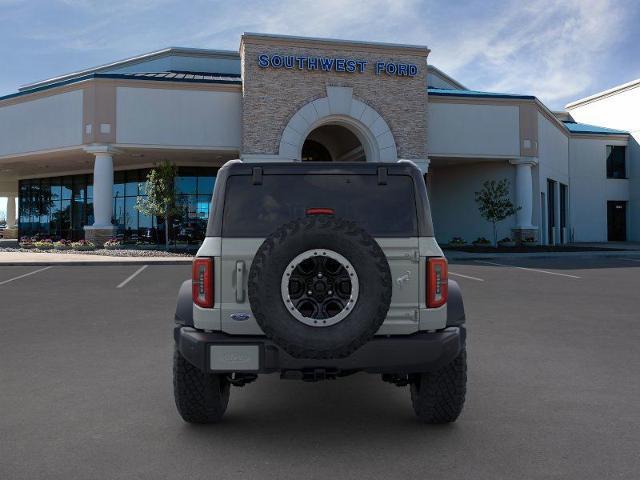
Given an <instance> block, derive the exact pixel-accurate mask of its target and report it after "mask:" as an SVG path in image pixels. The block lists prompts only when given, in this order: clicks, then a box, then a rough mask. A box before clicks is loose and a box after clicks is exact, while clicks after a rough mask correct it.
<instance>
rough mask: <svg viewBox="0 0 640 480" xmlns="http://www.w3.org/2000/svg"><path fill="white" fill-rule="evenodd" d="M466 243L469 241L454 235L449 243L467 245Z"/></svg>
mask: <svg viewBox="0 0 640 480" xmlns="http://www.w3.org/2000/svg"><path fill="white" fill-rule="evenodd" d="M466 243H467V242H466V241H465V240H464V238H462V237H453V238H452V239H451V240H449V245H453V246H460V245H465V244H466Z"/></svg>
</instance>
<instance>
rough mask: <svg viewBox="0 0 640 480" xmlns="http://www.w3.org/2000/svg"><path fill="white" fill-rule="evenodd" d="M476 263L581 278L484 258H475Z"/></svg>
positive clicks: (575, 276)
mask: <svg viewBox="0 0 640 480" xmlns="http://www.w3.org/2000/svg"><path fill="white" fill-rule="evenodd" d="M476 263H486V264H487V265H495V266H498V267H511V268H517V269H519V270H527V271H529V272H538V273H546V274H548V275H558V276H560V277H569V278H582V277H579V276H577V275H569V274H568V273H558V272H550V271H549V270H539V269H537V268H527V267H518V266H517V265H507V264H506V263H494V262H487V261H485V260H476Z"/></svg>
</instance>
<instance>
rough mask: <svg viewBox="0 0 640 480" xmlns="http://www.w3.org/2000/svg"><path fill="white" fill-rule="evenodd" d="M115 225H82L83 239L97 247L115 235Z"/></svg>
mask: <svg viewBox="0 0 640 480" xmlns="http://www.w3.org/2000/svg"><path fill="white" fill-rule="evenodd" d="M115 233H116V229H115V227H111V228H109V227H106V228H96V227H92V226H86V227H84V239H85V240H86V241H88V242H92V243H94V244H95V245H96V246H97V247H102V246H103V245H104V243H105V242H106V241H107V240H109V239H110V238H113V237H114V236H115Z"/></svg>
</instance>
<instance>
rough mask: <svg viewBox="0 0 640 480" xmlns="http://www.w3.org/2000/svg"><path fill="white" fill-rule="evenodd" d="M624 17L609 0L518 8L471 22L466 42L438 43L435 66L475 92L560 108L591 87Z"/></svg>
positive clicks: (513, 5)
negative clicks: (521, 96) (531, 97)
mask: <svg viewBox="0 0 640 480" xmlns="http://www.w3.org/2000/svg"><path fill="white" fill-rule="evenodd" d="M626 11H627V10H626V9H625V8H623V7H622V6H621V5H620V2H617V3H614V2H613V1H607V0H565V1H563V2H554V1H550V0H547V1H538V2H532V3H528V4H525V3H523V2H513V3H510V4H508V5H506V6H505V8H504V9H503V10H502V12H501V14H500V15H499V16H498V17H496V18H494V19H485V21H472V22H466V23H467V24H466V25H463V26H461V30H463V32H464V33H463V34H462V35H454V36H453V39H452V38H447V39H443V38H437V39H435V41H434V44H433V47H434V48H433V50H434V55H433V59H432V60H433V61H434V62H436V63H437V64H438V65H439V66H440V67H441V68H443V69H445V70H448V71H449V72H450V73H452V74H453V75H458V76H459V77H460V78H461V81H462V82H463V83H465V84H467V85H468V86H470V87H471V88H477V89H485V90H490V91H504V92H518V93H529V94H535V95H537V96H538V97H540V98H541V99H542V100H543V101H544V102H549V103H550V104H554V106H556V107H557V106H559V105H561V104H562V103H563V101H564V100H567V99H570V98H577V97H578V96H580V95H581V94H583V93H585V92H586V91H589V89H590V88H592V87H593V85H594V84H595V80H596V78H595V77H596V76H595V75H594V73H595V72H596V69H597V68H598V58H599V57H602V56H604V53H605V52H606V51H607V50H608V49H611V48H613V47H614V45H615V44H616V42H618V41H619V40H620V38H621V37H622V36H623V32H624V30H625V29H624V26H625V22H626V16H625V15H626Z"/></svg>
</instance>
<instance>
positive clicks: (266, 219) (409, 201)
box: [222, 174, 418, 237]
mask: <svg viewBox="0 0 640 480" xmlns="http://www.w3.org/2000/svg"><path fill="white" fill-rule="evenodd" d="M225 197H226V199H225V204H224V213H223V221H222V235H223V236H225V237H266V236H268V235H270V234H271V233H272V232H273V231H275V230H276V229H277V228H278V227H279V226H281V225H282V224H284V223H286V222H289V221H291V220H293V219H296V218H302V217H304V216H305V212H306V210H307V209H309V208H331V209H333V210H334V211H335V215H336V216H337V217H340V218H345V219H348V220H352V221H355V222H356V223H357V224H358V225H359V226H361V227H362V228H364V229H365V230H366V231H367V232H369V233H370V234H371V235H372V236H374V237H416V236H418V220H417V214H416V212H417V210H416V202H415V196H414V189H413V180H412V178H411V177H410V176H407V175H389V176H388V177H387V182H386V184H384V185H381V184H378V177H377V175H348V174H326V175H324V174H322V175H317V174H314V175H265V176H263V177H262V183H261V184H259V185H254V184H253V182H252V179H251V177H250V176H247V175H232V176H230V177H229V179H228V180H227V186H226V194H225Z"/></svg>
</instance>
